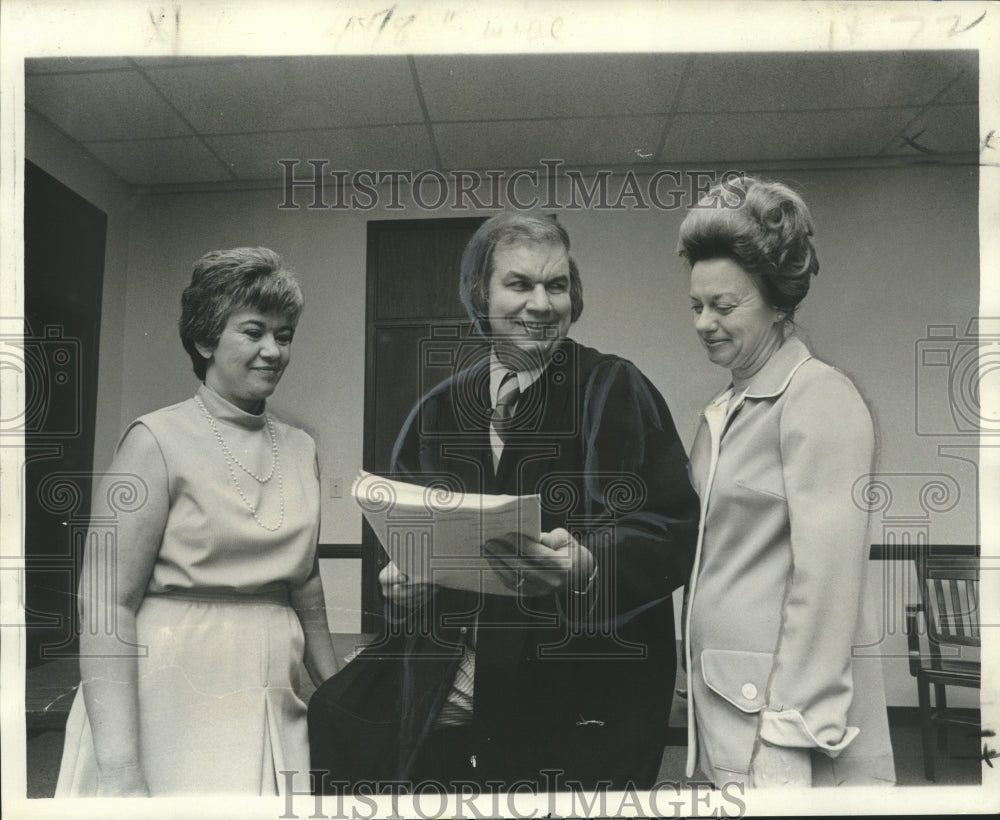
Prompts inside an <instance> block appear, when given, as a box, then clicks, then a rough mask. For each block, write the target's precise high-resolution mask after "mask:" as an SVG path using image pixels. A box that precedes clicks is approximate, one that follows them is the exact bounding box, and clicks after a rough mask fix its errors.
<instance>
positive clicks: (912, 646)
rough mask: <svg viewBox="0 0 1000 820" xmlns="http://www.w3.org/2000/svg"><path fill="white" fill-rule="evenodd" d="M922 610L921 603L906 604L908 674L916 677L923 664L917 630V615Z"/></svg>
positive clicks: (905, 627) (905, 630) (905, 628)
mask: <svg viewBox="0 0 1000 820" xmlns="http://www.w3.org/2000/svg"><path fill="white" fill-rule="evenodd" d="M923 611H924V605H923V604H908V605H907V607H906V623H905V626H904V628H903V631H904V632H906V648H907V653H908V655H909V659H910V674H911V675H913V677H916V676H917V675H918V674H919V673H920V669H921V666H922V665H923V664H922V663H921V662H920V661H921V655H920V635H919V633H918V632H917V615H918V614H919V613H921V612H923Z"/></svg>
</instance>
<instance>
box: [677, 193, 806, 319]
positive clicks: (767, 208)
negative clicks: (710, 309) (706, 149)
mask: <svg viewBox="0 0 1000 820" xmlns="http://www.w3.org/2000/svg"><path fill="white" fill-rule="evenodd" d="M733 196H736V197H737V198H738V200H739V202H738V203H737V204H736V205H735V206H734V205H732V204H731V203H732V198H733ZM812 235H813V221H812V217H811V216H810V215H809V209H808V208H807V207H806V204H805V202H803V201H802V197H800V196H799V195H798V194H797V193H795V191H793V190H792V189H791V188H789V187H788V186H787V185H782V184H781V183H780V182H770V181H768V180H762V179H755V178H754V177H744V178H743V179H742V180H730V179H727V181H726V183H725V186H723V185H716V186H713V187H712V188H711V189H710V190H709V192H708V193H707V194H706V196H705V197H704V198H703V199H702V201H701V202H700V203H699V207H697V208H692V209H691V211H689V212H688V215H687V216H686V217H685V219H684V222H683V223H682V224H681V230H680V241H679V243H678V247H677V252H678V253H679V254H680V255H681V256H683V257H684V259H685V260H686V261H687V263H688V264H689V265H691V266H693V265H694V264H695V263H696V262H701V261H704V260H707V259H718V258H728V259H732V260H733V261H734V262H736V263H737V264H738V265H739V266H740V267H741V268H742V269H743V270H744V271H745V272H746V274H747V275H748V276H749V277H750V278H751V279H752V280H753V282H754V284H755V285H756V286H757V290H759V291H760V294H761V296H763V297H764V301H766V302H767V303H768V304H769V305H770V306H771V307H774V308H777V309H778V310H781V311H783V312H784V313H785V315H786V318H788V319H792V318H793V316H794V314H795V309H796V308H797V307H798V305H799V303H800V302H801V301H802V300H803V299H804V298H805V295H806V294H807V293H808V292H809V285H810V281H811V277H812V276H814V275H816V274H817V273H819V260H818V259H817V258H816V249H815V248H814V247H813V243H812V240H811V239H810V237H811V236H812Z"/></svg>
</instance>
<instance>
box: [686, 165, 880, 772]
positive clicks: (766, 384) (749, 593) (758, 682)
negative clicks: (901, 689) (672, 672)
mask: <svg viewBox="0 0 1000 820" xmlns="http://www.w3.org/2000/svg"><path fill="white" fill-rule="evenodd" d="M734 195H735V196H734ZM708 197H709V198H711V202H712V203H714V204H715V207H707V208H706V207H704V204H705V203H702V206H703V207H701V208H697V209H692V210H691V212H690V213H689V214H688V216H687V217H686V219H685V220H684V223H683V224H682V226H681V231H680V243H679V252H680V254H681V256H682V257H684V259H685V260H686V262H687V264H688V265H689V266H690V270H691V307H692V309H693V311H694V323H695V329H696V331H697V333H698V337H699V339H700V341H701V343H702V344H703V346H704V347H705V351H706V352H707V354H708V358H709V359H710V360H711V361H712V362H713V363H714V364H717V365H719V366H720V367H724V368H726V370H728V371H729V372H730V376H731V383H730V384H729V385H728V386H727V387H726V389H725V390H723V391H722V392H721V393H720V394H719V395H718V396H716V398H715V399H713V400H712V402H711V403H710V404H709V405H708V407H706V408H705V411H704V413H703V415H702V418H701V421H700V425H699V428H698V432H697V436H696V439H695V442H694V446H693V448H692V455H691V461H692V474H693V477H694V481H695V486H696V489H697V490H698V492H699V495H700V497H701V507H702V530H701V533H700V536H699V541H698V551H697V556H696V559H695V566H694V571H693V574H692V579H691V583H690V585H689V602H688V610H687V622H686V634H687V641H686V644H685V646H686V649H685V652H686V654H687V657H686V662H687V670H688V692H689V702H688V717H689V721H688V725H689V729H688V732H689V752H688V776H691V775H693V773H694V767H695V762H696V761H697V762H698V764H699V765H700V768H701V770H702V772H703V773H704V774H705V775H706V776H707V777H709V778H710V779H711V780H712V781H713V782H715V783H716V785H719V786H721V785H722V784H723V783H727V782H739V783H744V784H747V785H749V786H751V787H753V786H757V787H767V786H778V785H797V786H809V785H817V786H819V785H828V786H829V785H843V784H848V783H859V784H860V783H868V784H872V783H893V782H894V780H895V773H894V768H893V759H892V748H891V746H890V743H889V731H888V725H887V721H886V709H885V693H884V690H883V684H882V670H881V660H880V658H879V656H878V652H877V648H876V646H875V645H874V644H875V642H876V641H877V639H878V632H877V631H874V630H873V629H872V628H871V627H872V623H871V621H872V618H871V615H872V613H873V608H872V607H871V606H870V605H869V603H868V600H869V598H870V596H869V595H868V594H867V593H866V591H865V587H866V575H867V568H868V543H869V539H868V536H867V524H868V522H867V516H866V513H865V511H864V510H862V509H860V508H859V507H858V506H856V505H855V504H854V503H853V502H852V486H853V485H854V482H855V481H856V480H857V479H859V478H860V477H862V476H865V475H867V474H869V473H870V472H871V471H872V467H873V461H874V456H875V438H874V431H873V427H872V421H871V416H870V415H869V412H868V409H867V407H866V406H865V403H864V401H863V400H862V398H861V396H860V395H859V394H858V391H857V390H856V389H855V387H854V385H853V384H852V383H851V381H850V380H849V379H848V378H847V377H846V376H845V375H844V374H843V373H841V372H840V371H838V370H836V369H834V368H833V367H830V366H829V365H827V364H824V363H823V362H821V361H819V360H817V359H815V358H813V357H812V355H811V354H810V352H809V350H808V349H807V348H806V346H805V345H804V344H803V342H802V341H801V340H800V339H799V338H798V337H797V336H795V335H794V332H793V331H794V325H793V324H792V320H793V317H794V314H795V310H796V308H797V306H798V305H799V303H800V302H801V300H802V299H803V297H804V296H805V295H806V293H807V292H808V290H809V284H810V279H811V277H812V276H813V275H814V274H816V273H817V272H818V270H819V263H818V261H817V259H816V253H815V249H814V248H813V245H812V242H811V240H810V237H811V236H812V233H813V227H812V220H811V217H810V215H809V211H808V209H807V208H806V205H805V203H804V202H803V201H802V200H801V199H800V198H799V196H798V195H797V194H795V193H794V192H793V191H791V190H790V189H789V188H787V187H786V186H784V185H781V184H779V183H774V182H765V181H761V180H756V179H753V178H750V177H746V178H745V180H744V182H743V184H742V185H736V186H733V185H730V186H729V187H728V189H727V190H723V189H721V188H720V189H717V190H713V191H710V192H709V194H708Z"/></svg>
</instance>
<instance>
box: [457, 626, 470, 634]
mask: <svg viewBox="0 0 1000 820" xmlns="http://www.w3.org/2000/svg"><path fill="white" fill-rule="evenodd" d="M458 631H459V632H461V633H462V634H463V635H464V634H465V633H466V632H468V631H469V627H467V626H463V627H462V628H461V629H460V630H458Z"/></svg>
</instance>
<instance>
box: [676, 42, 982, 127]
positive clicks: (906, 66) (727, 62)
mask: <svg viewBox="0 0 1000 820" xmlns="http://www.w3.org/2000/svg"><path fill="white" fill-rule="evenodd" d="M964 53H965V52H926V51H917V52H833V53H818V54H805V53H796V54H788V53H779V54H700V55H697V57H696V58H695V61H694V64H693V68H692V71H691V75H690V78H689V80H688V82H687V83H686V84H685V87H684V91H683V94H682V96H681V102H680V108H679V109H678V110H679V111H681V112H699V111H795V110H815V109H824V108H830V109H833V108H862V107H863V108H883V107H885V106H908V105H922V104H924V103H926V102H929V101H930V100H931V99H932V98H933V97H934V96H935V95H936V94H937V93H939V92H940V91H941V90H942V89H943V88H944V87H945V86H946V85H947V84H948V83H949V82H950V81H951V80H952V79H953V78H954V77H955V76H956V75H957V74H958V72H959V71H960V70H961V68H962V67H963V65H964V64H965V63H966V62H967V58H963V57H962V56H961V55H963V54H964Z"/></svg>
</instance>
